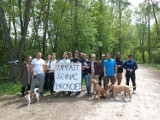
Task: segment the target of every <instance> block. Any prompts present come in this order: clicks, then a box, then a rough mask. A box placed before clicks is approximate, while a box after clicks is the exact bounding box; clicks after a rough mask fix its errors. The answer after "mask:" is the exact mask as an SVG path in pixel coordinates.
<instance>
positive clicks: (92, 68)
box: [87, 54, 100, 94]
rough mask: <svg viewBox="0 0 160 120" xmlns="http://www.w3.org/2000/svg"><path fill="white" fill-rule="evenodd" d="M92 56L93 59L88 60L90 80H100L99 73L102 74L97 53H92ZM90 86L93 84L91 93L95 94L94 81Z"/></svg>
mask: <svg viewBox="0 0 160 120" xmlns="http://www.w3.org/2000/svg"><path fill="white" fill-rule="evenodd" d="M90 58H91V59H90V60H89V61H88V62H87V64H88V66H89V78H90V81H91V80H92V79H96V80H98V78H99V74H100V68H99V63H98V61H97V60H96V55H95V54H91V56H90ZM90 86H91V87H90V88H91V93H93V94H95V87H94V85H93V83H92V82H91V84H90Z"/></svg>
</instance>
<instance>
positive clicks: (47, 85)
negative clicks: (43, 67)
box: [43, 73, 49, 91]
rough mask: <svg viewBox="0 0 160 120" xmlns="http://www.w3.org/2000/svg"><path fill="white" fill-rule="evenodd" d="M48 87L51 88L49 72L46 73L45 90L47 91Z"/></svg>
mask: <svg viewBox="0 0 160 120" xmlns="http://www.w3.org/2000/svg"><path fill="white" fill-rule="evenodd" d="M48 89H49V73H45V78H44V87H43V90H45V91H47V90H48Z"/></svg>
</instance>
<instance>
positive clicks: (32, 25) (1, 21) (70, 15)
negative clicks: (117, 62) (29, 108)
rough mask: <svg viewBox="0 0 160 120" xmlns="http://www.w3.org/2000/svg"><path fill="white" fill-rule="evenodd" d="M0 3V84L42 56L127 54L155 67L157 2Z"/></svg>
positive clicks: (159, 47) (159, 31) (159, 48)
mask: <svg viewBox="0 0 160 120" xmlns="http://www.w3.org/2000/svg"><path fill="white" fill-rule="evenodd" d="M130 6H132V4H131V3H130V2H129V1H128V0H0V80H6V79H7V80H10V79H11V78H12V81H15V80H16V79H17V74H18V71H19V70H20V69H21V65H22V63H23V60H24V59H25V57H26V56H28V55H32V56H33V57H35V55H36V53H37V52H38V51H41V52H42V55H43V56H42V57H43V59H47V55H48V54H51V53H52V52H55V53H56V54H57V59H60V58H61V57H62V53H63V52H74V51H75V50H79V51H80V52H84V53H87V55H88V56H89V55H90V54H91V53H95V54H96V55H97V60H99V59H100V56H101V54H102V53H104V54H106V53H111V54H112V55H113V56H115V54H116V53H117V52H120V53H121V55H122V58H123V59H124V60H126V59H127V55H128V54H133V55H134V59H135V60H136V61H137V62H138V63H149V64H150V63H154V64H160V21H159V18H160V1H158V0H144V1H143V2H141V3H140V4H139V5H138V7H137V8H135V9H131V7H130Z"/></svg>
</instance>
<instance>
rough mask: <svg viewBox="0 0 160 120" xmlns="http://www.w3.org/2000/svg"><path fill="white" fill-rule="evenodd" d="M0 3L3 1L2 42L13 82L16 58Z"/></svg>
mask: <svg viewBox="0 0 160 120" xmlns="http://www.w3.org/2000/svg"><path fill="white" fill-rule="evenodd" d="M2 2H3V1H2V0H0V3H1V4H0V28H1V29H2V32H3V40H4V43H5V47H6V50H7V53H8V55H9V56H10V60H9V61H10V63H11V68H12V71H11V73H12V74H11V78H12V80H13V81H15V80H16V79H17V63H16V62H17V56H16V53H15V50H14V47H13V44H12V39H11V37H10V32H9V28H8V25H7V21H6V18H5V12H4V10H3V7H2V6H1V5H2ZM1 40H2V39H1Z"/></svg>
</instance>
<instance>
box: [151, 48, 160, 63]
mask: <svg viewBox="0 0 160 120" xmlns="http://www.w3.org/2000/svg"><path fill="white" fill-rule="evenodd" d="M159 58H160V48H158V49H157V50H156V51H153V52H152V63H160V59H159Z"/></svg>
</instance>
